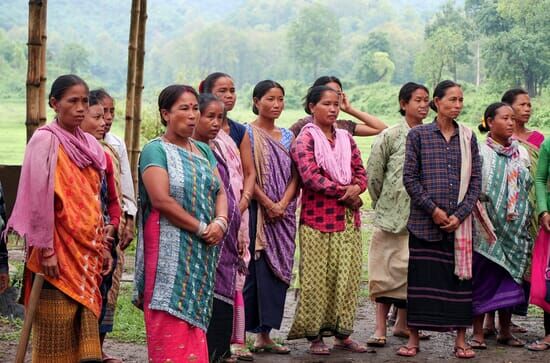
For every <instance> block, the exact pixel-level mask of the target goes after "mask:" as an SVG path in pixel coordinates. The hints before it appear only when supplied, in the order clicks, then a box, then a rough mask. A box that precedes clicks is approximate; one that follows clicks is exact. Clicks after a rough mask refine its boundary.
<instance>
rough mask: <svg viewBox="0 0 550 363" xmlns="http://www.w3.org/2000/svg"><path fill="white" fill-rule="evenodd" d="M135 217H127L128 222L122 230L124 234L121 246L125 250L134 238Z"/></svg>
mask: <svg viewBox="0 0 550 363" xmlns="http://www.w3.org/2000/svg"><path fill="white" fill-rule="evenodd" d="M134 231H135V226H134V218H131V217H126V224H125V225H124V229H123V231H122V236H121V238H120V248H121V249H122V250H123V251H124V250H125V249H126V248H127V247H128V246H129V245H130V243H131V242H132V240H133V239H134Z"/></svg>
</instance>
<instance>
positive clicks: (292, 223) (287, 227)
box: [248, 125, 296, 285]
mask: <svg viewBox="0 0 550 363" xmlns="http://www.w3.org/2000/svg"><path fill="white" fill-rule="evenodd" d="M248 127H249V128H250V130H251V132H252V138H251V139H252V142H253V151H254V164H255V166H256V173H257V176H256V183H258V185H259V186H260V188H262V190H263V191H264V193H265V194H266V195H267V196H268V197H269V198H270V199H271V200H273V201H276V202H277V201H279V200H281V199H282V198H283V196H284V194H285V191H286V188H287V186H288V184H289V183H290V180H291V178H292V158H291V157H290V153H289V151H288V150H287V149H286V148H285V147H284V146H283V145H282V144H281V143H280V142H278V141H276V140H274V139H273V138H271V136H269V134H268V133H266V132H265V131H263V130H262V129H260V128H258V127H256V126H253V125H249V126H248ZM263 215H264V211H263V209H262V208H261V207H259V208H258V218H257V227H256V231H257V232H256V250H263V251H265V254H266V257H267V261H268V263H269V265H270V267H271V270H272V271H273V273H274V274H275V275H276V276H277V277H278V278H280V279H281V280H282V281H284V282H285V283H286V284H289V285H290V280H291V278H292V264H293V263H294V249H295V247H296V244H295V238H296V199H293V200H292V202H290V204H289V205H288V207H287V208H286V211H285V216H284V218H283V219H281V220H280V221H277V222H275V223H267V222H266V221H265V220H264V216H263ZM258 247H259V248H258Z"/></svg>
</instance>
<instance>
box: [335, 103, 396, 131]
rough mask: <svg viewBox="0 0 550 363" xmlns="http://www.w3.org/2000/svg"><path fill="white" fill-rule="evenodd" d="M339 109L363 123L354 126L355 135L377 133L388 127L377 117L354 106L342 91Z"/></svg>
mask: <svg viewBox="0 0 550 363" xmlns="http://www.w3.org/2000/svg"><path fill="white" fill-rule="evenodd" d="M340 109H341V110H342V111H344V112H345V113H347V114H348V115H351V116H353V117H355V118H356V119H358V120H359V121H361V122H362V123H363V124H358V125H357V126H356V127H355V136H373V135H378V134H379V133H380V132H382V130H384V129H386V128H387V127H388V126H387V125H386V124H385V123H384V122H382V121H381V120H380V119H379V118H378V117H376V116H373V115H371V114H369V113H367V112H364V111H361V110H358V109H356V108H354V107H353V106H352V105H351V103H350V102H349V100H348V97H347V96H346V94H345V93H342V104H341V106H340Z"/></svg>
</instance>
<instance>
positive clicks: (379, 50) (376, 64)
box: [354, 32, 395, 83]
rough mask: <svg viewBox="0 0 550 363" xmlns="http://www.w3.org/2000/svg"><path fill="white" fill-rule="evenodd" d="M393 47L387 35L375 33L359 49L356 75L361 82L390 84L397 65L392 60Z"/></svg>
mask: <svg viewBox="0 0 550 363" xmlns="http://www.w3.org/2000/svg"><path fill="white" fill-rule="evenodd" d="M389 52H391V45H390V42H389V40H388V36H387V35H386V34H385V33H379V32H373V33H371V34H370V35H369V37H368V38H367V40H365V41H364V42H362V43H360V44H359V46H358V47H357V58H356V59H357V61H356V62H355V65H354V67H355V75H356V79H357V81H359V82H364V83H374V82H380V81H383V82H390V81H391V80H392V79H393V73H394V71H395V64H394V63H393V61H392V60H391V57H390V54H389Z"/></svg>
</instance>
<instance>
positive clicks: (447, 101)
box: [434, 86, 464, 120]
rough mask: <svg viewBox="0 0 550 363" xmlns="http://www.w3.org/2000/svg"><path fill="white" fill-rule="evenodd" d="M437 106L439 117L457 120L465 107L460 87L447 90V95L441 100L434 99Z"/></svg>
mask: <svg viewBox="0 0 550 363" xmlns="http://www.w3.org/2000/svg"><path fill="white" fill-rule="evenodd" d="M434 102H435V105H436V106H437V115H438V116H440V117H441V116H442V117H447V118H451V119H453V120H454V119H456V118H457V117H458V116H459V115H460V112H461V111H462V107H464V95H463V93H462V89H461V88H460V87H457V86H455V87H451V88H447V90H446V91H445V95H444V96H443V97H441V98H438V97H436V98H435V99H434Z"/></svg>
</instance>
